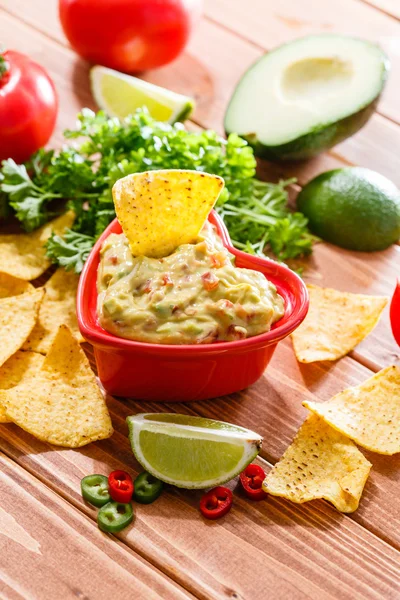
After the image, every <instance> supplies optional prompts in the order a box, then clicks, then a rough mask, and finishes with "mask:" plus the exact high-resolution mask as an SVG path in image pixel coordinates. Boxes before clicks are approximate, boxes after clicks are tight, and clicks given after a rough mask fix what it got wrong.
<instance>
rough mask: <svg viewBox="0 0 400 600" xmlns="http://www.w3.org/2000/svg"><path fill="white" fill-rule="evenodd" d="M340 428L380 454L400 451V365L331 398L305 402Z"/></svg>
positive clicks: (359, 442) (328, 421) (323, 417)
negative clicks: (322, 400) (324, 400)
mask: <svg viewBox="0 0 400 600" xmlns="http://www.w3.org/2000/svg"><path fill="white" fill-rule="evenodd" d="M303 405H304V406H306V407H307V408H308V409H309V410H311V411H312V412H314V413H315V414H317V415H319V416H320V417H321V418H322V419H324V421H326V422H327V423H329V425H331V426H332V427H334V428H335V429H336V430H337V431H340V432H341V433H343V434H344V435H347V436H348V437H349V438H351V439H352V440H354V441H355V442H356V443H357V444H359V446H362V447H363V448H366V449H367V450H371V451H372V452H378V453H379V454H396V453H397V452H400V368H399V367H396V366H394V365H392V366H390V367H387V368H386V369H382V371H379V373H376V375H374V376H373V377H370V378H369V379H367V381H364V383H361V384H360V385H357V386H356V387H352V388H348V389H347V390H344V391H343V392H340V393H339V394H336V396H334V397H333V398H331V399H330V400H328V401H327V402H321V403H317V402H308V401H305V402H303Z"/></svg>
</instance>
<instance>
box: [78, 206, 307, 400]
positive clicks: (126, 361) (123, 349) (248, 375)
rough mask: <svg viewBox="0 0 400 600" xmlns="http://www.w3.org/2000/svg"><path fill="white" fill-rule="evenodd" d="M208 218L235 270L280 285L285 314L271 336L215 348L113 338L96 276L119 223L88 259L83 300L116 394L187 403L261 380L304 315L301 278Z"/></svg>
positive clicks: (81, 311) (86, 330) (83, 326)
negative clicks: (237, 244)
mask: <svg viewBox="0 0 400 600" xmlns="http://www.w3.org/2000/svg"><path fill="white" fill-rule="evenodd" d="M209 221H210V222H211V223H212V224H213V225H215V226H216V228H217V230H218V234H219V235H220V237H221V238H222V240H223V243H224V246H225V247H226V248H227V249H228V250H229V252H231V253H232V254H234V255H235V257H236V266H238V267H244V268H247V269H255V270H256V271H260V272H261V273H263V274H264V275H265V277H267V279H269V280H270V281H272V283H274V284H275V285H276V287H277V290H278V292H279V293H280V295H281V296H282V297H283V299H284V302H285V314H284V316H283V317H282V318H281V319H280V320H279V321H278V322H277V323H275V324H274V325H273V327H272V328H271V330H270V331H268V332H267V333H262V334H260V335H256V336H254V337H250V338H247V339H244V340H235V341H232V342H215V343H213V344H199V345H175V346H173V345H163V344H148V343H144V342H135V341H132V340H126V339H123V338H119V337H116V336H115V335H113V334H111V333H108V332H107V331H105V330H104V329H103V328H102V327H101V326H100V324H99V321H98V317H97V309H96V305H97V288H96V279H97V268H98V266H99V261H100V250H101V247H102V245H103V242H104V240H105V239H106V238H107V237H108V236H109V235H110V234H111V233H121V231H122V230H121V226H120V224H119V223H118V221H117V220H116V219H115V220H114V221H113V222H112V223H110V225H109V226H108V227H107V229H106V230H105V231H104V233H103V235H102V236H101V237H100V238H99V240H98V241H97V243H96V245H95V247H94V248H93V250H92V252H91V254H90V256H89V258H88V260H87V261H86V264H85V267H84V269H83V272H82V275H81V278H80V281H79V287H78V295H77V316H78V323H79V329H80V330H81V333H82V335H83V337H84V338H85V339H86V340H87V341H88V342H90V343H91V344H93V347H94V353H95V357H96V363H97V369H98V374H99V378H100V381H101V383H102V384H103V386H104V388H105V390H106V391H107V392H108V393H109V394H113V395H115V396H125V397H132V398H139V399H143V400H152V401H158V402H188V401H191V400H205V399H207V398H215V397H217V396H223V395H226V394H231V393H233V392H237V391H239V390H242V389H243V388H246V387H248V386H249V385H251V384H252V383H254V382H255V381H257V379H258V378H259V377H260V376H261V375H262V374H263V372H264V370H265V368H266V366H267V365H268V363H269V361H270V360H271V357H272V355H273V353H274V350H275V348H276V345H277V343H278V342H279V341H280V340H282V339H283V338H285V337H286V336H288V335H289V334H290V333H292V331H294V330H295V329H296V328H297V327H298V326H299V325H300V323H301V322H302V321H303V319H304V318H305V316H306V314H307V311H308V303H309V300H308V292H307V288H306V286H305V285H304V283H303V281H302V280H301V279H300V277H298V276H297V275H296V273H294V272H293V271H291V270H290V269H288V267H285V266H284V265H280V264H278V263H276V262H274V261H272V260H269V259H266V258H260V257H258V256H252V255H250V254H246V253H245V252H241V251H240V250H236V248H234V247H233V246H232V242H231V240H230V237H229V234H228V231H227V229H226V227H225V225H224V223H223V221H222V220H221V218H220V217H219V216H218V215H217V214H216V213H215V212H214V211H212V212H211V213H210V215H209Z"/></svg>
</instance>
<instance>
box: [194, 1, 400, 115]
mask: <svg viewBox="0 0 400 600" xmlns="http://www.w3.org/2000/svg"><path fill="white" fill-rule="evenodd" d="M385 2H386V3H388V4H389V3H390V4H392V5H393V6H395V5H396V6H397V9H398V10H399V3H398V1H397V0H376V1H375V0H372V2H371V3H372V4H373V3H375V4H380V3H385ZM251 4H252V6H251V10H246V9H245V8H244V5H243V2H242V1H241V0H205V13H206V15H207V16H208V17H210V18H212V19H213V20H215V21H216V22H218V23H219V24H221V25H222V26H224V27H227V28H229V29H231V30H232V31H233V32H235V33H236V34H239V35H241V36H242V37H243V38H244V39H246V40H248V41H250V42H251V43H253V44H256V45H257V46H259V47H260V48H262V49H264V50H271V49H272V48H274V47H275V46H278V45H280V44H282V43H286V42H289V41H290V40H293V39H295V38H298V37H302V36H305V35H309V34H316V33H341V34H345V35H352V36H356V37H361V38H365V39H367V40H371V41H373V42H375V43H378V44H379V45H380V46H381V47H382V48H383V49H384V50H385V52H386V53H387V55H388V57H389V59H390V61H391V65H392V71H391V74H390V78H389V81H388V82H387V85H386V88H385V91H384V93H383V95H382V100H381V103H380V105H379V108H378V110H379V112H380V113H381V114H383V115H385V116H386V117H389V118H390V119H392V120H394V121H396V122H397V123H398V122H400V106H399V102H398V89H399V85H400V54H399V35H400V23H399V22H398V21H396V19H393V18H391V17H390V16H388V15H386V14H384V13H383V12H381V11H379V10H376V9H375V8H374V7H373V6H370V5H369V4H367V3H363V2H362V1H361V0H337V1H336V2H335V5H334V7H333V6H329V5H328V4H327V2H321V1H319V2H316V1H315V0H302V1H301V2H298V1H297V0H282V1H281V2H279V3H278V4H277V3H276V2H274V0H253V1H252V3H251Z"/></svg>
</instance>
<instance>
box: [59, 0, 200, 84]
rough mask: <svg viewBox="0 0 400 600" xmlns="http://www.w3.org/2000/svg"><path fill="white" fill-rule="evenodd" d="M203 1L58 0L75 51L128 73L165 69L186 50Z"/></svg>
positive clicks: (62, 18) (63, 22)
mask: <svg viewBox="0 0 400 600" xmlns="http://www.w3.org/2000/svg"><path fill="white" fill-rule="evenodd" d="M201 3H202V0H59V9H60V19H61V24H62V26H63V29H64V33H65V35H66V36H67V38H68V40H69V42H70V44H71V46H72V47H73V48H74V49H75V50H76V52H77V53H78V54H80V55H81V56H82V57H83V58H85V59H86V60H88V61H90V62H93V63H98V64H101V65H105V66H106V67H111V68H112V69H117V70H118V71H125V72H128V73H132V72H139V71H145V70H147V69H154V68H155V67H161V66H162V65H166V64H167V63H169V62H171V61H172V60H174V59H175V58H176V57H177V56H178V55H179V54H180V53H181V52H182V50H183V49H184V47H185V46H186V43H187V41H188V39H189V35H190V33H191V30H192V26H193V23H194V21H195V20H196V17H198V16H199V15H200V8H201Z"/></svg>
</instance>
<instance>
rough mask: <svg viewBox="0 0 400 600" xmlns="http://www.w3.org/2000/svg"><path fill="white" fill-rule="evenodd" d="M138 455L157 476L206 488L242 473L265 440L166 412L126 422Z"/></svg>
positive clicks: (223, 425)
mask: <svg viewBox="0 0 400 600" xmlns="http://www.w3.org/2000/svg"><path fill="white" fill-rule="evenodd" d="M127 422H128V425H129V437H130V441H131V445H132V450H133V453H134V454H135V456H136V458H137V460H138V461H139V462H140V464H141V465H142V466H143V467H144V468H145V469H146V471H149V473H151V474H152V475H154V476H155V477H157V478H158V479H161V480H162V481H165V482H166V483H170V484H172V485H176V486H177V487H183V488H187V489H203V488H208V487H214V486H216V485H220V484H221V483H224V482H225V481H229V480H230V479H233V478H234V477H236V475H238V474H239V473H240V472H241V471H243V469H245V468H246V466H247V465H248V464H249V463H251V461H252V460H253V458H254V457H255V456H257V454H258V452H259V450H260V448H261V443H262V437H261V436H259V435H258V434H257V433H254V431H250V430H249V429H244V428H243V427H237V426H236V425H230V424H229V423H224V422H222V421H213V420H212V419H203V418H202V417H189V416H187V415H175V414H165V413H140V414H137V415H134V416H132V417H128V418H127Z"/></svg>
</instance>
